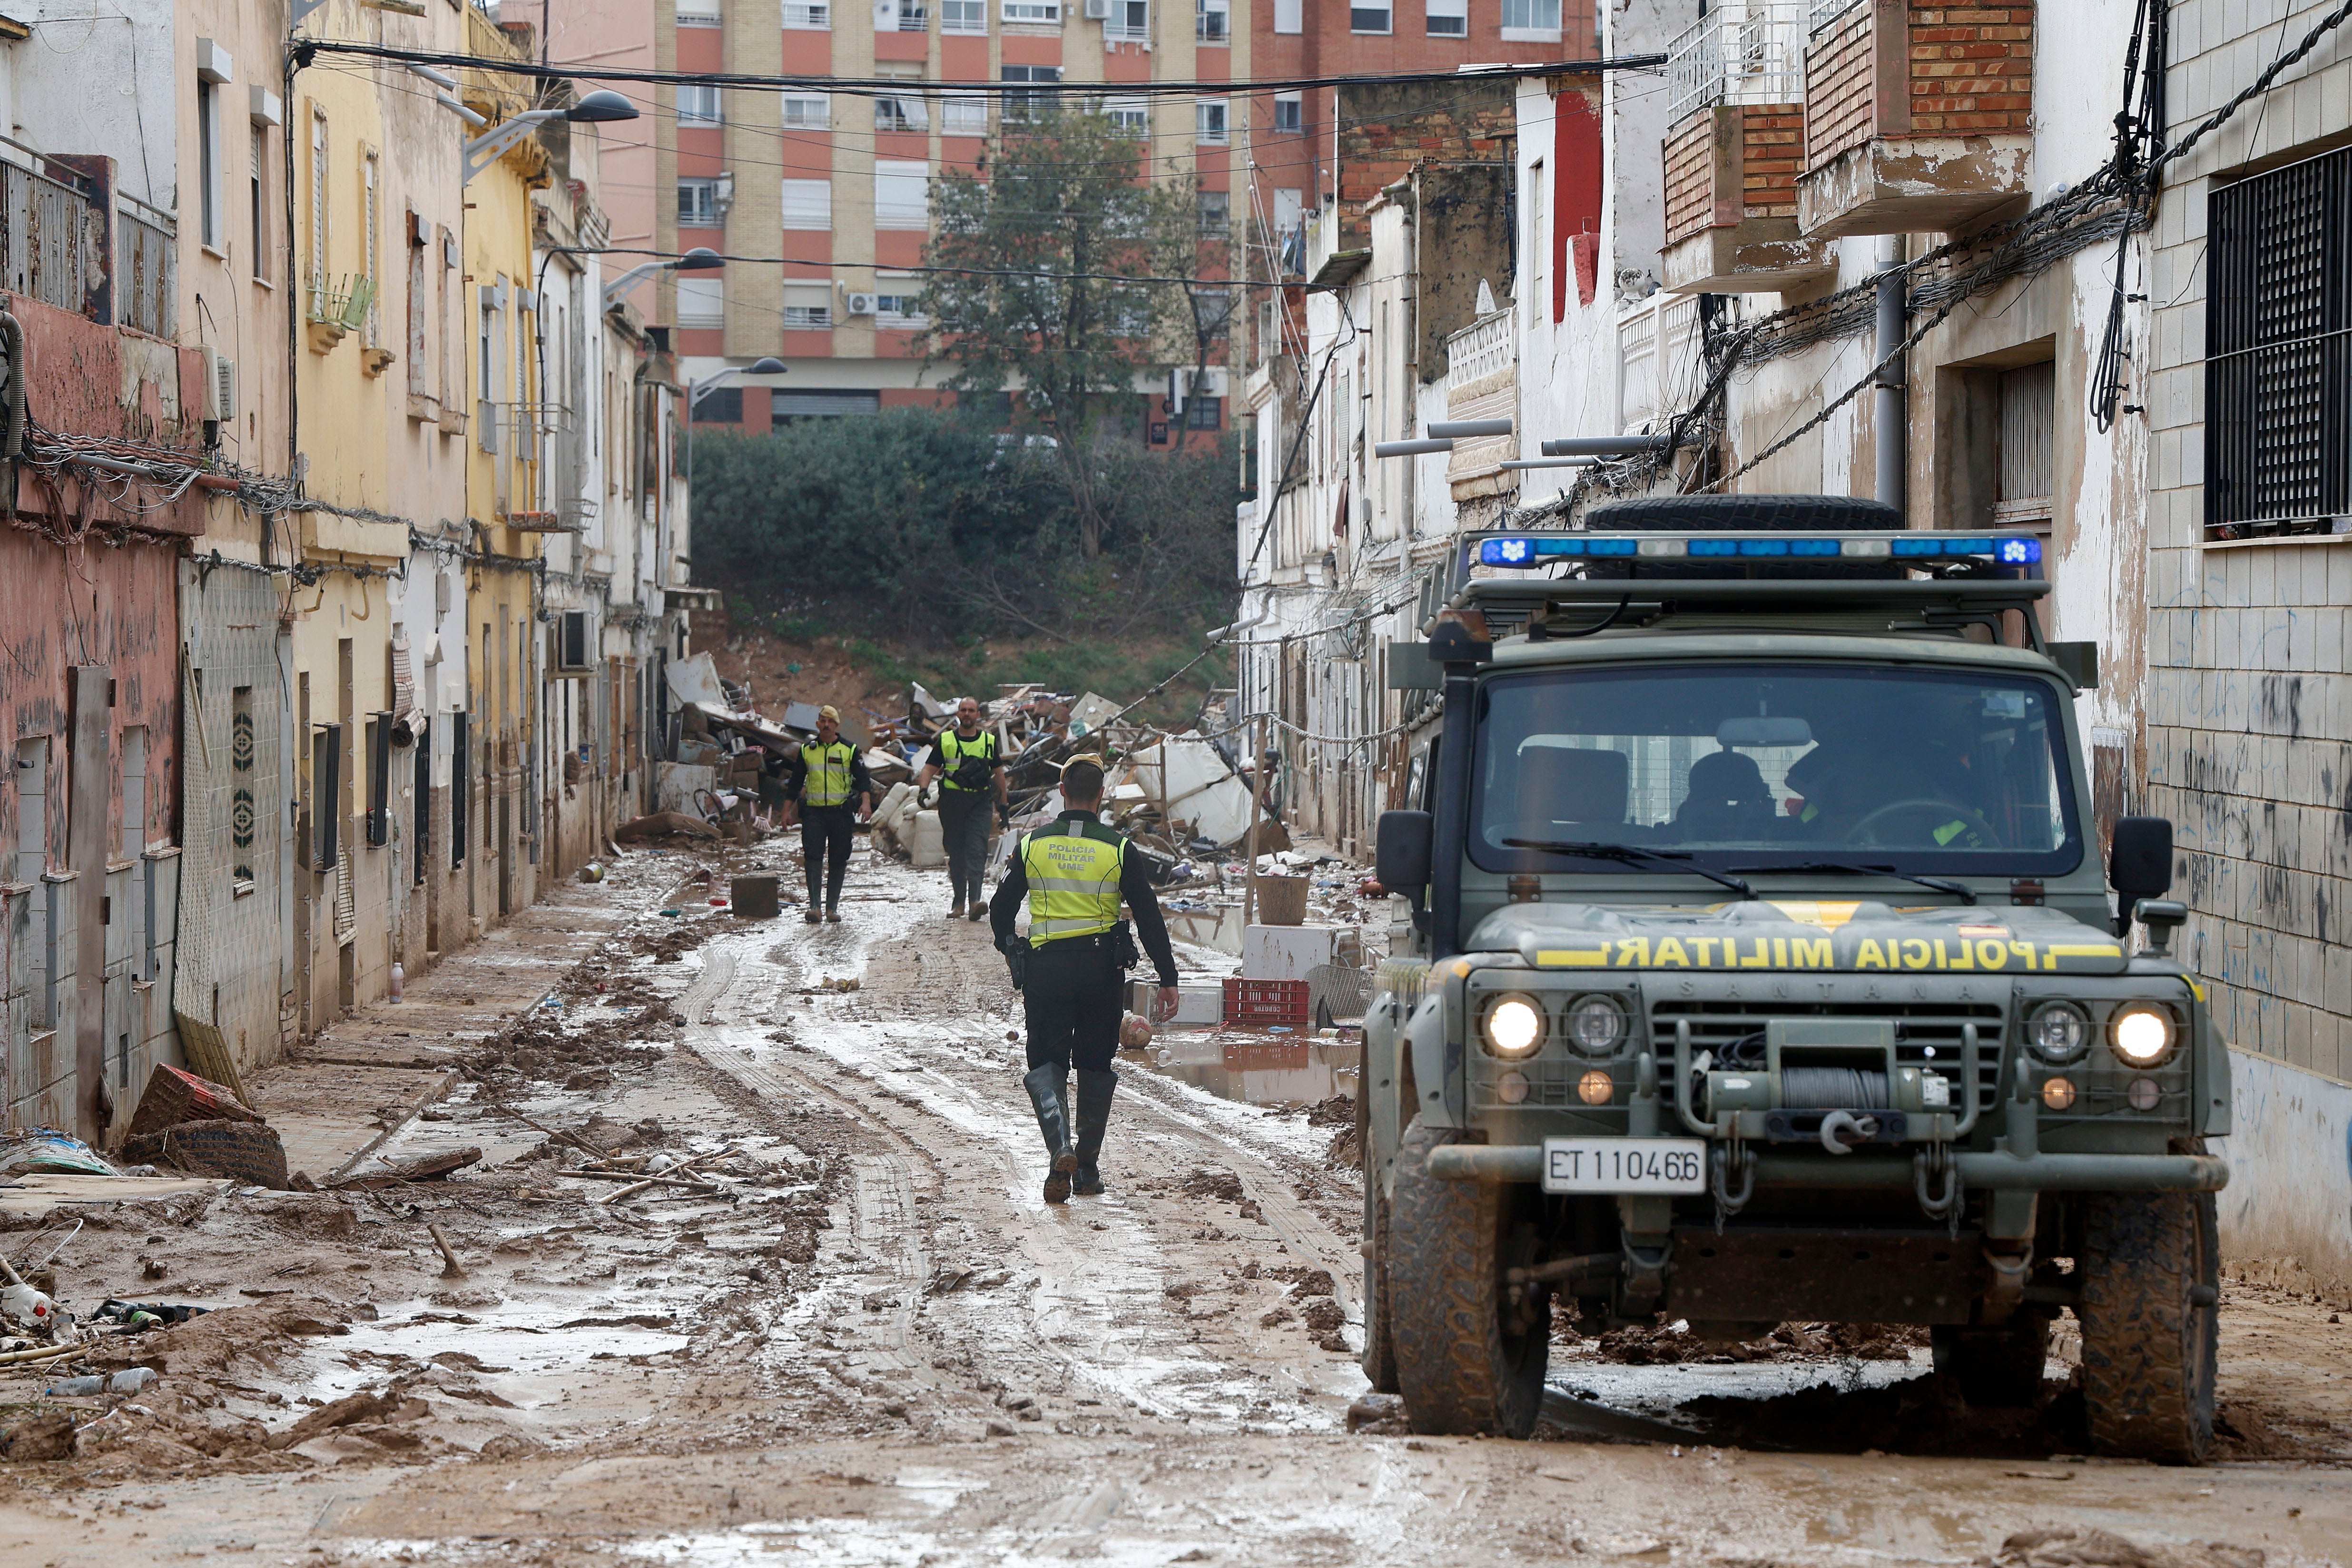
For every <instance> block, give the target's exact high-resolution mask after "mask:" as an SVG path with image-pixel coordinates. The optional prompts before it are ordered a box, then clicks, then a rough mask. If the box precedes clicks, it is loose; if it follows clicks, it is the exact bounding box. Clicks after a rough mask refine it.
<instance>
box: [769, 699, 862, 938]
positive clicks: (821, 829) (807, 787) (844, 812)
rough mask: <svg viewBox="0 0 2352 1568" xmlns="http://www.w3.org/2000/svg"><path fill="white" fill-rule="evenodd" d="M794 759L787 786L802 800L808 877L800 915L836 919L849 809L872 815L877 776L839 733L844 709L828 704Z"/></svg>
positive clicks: (859, 814)
mask: <svg viewBox="0 0 2352 1568" xmlns="http://www.w3.org/2000/svg"><path fill="white" fill-rule="evenodd" d="M793 764H794V765H793V774H792V778H791V783H790V786H789V789H790V794H791V795H792V797H793V799H794V800H796V801H798V802H799V803H800V813H801V859H802V861H803V870H804V871H805V873H806V874H807V877H808V909H807V910H806V911H805V912H804V913H803V914H802V916H801V919H803V920H804V921H807V922H808V923H809V924H811V925H814V924H816V923H817V922H818V921H839V920H840V919H841V882H842V879H843V878H844V877H845V875H847V873H848V870H849V840H850V837H851V832H852V821H851V812H852V810H853V808H854V809H855V811H856V821H858V822H863V821H865V820H866V818H867V817H869V816H873V815H874V781H873V780H872V779H871V778H869V777H867V776H866V759H865V758H864V757H862V756H860V755H858V752H857V748H856V746H853V745H851V744H850V743H849V742H847V741H845V740H843V739H842V738H841V712H840V710H838V709H836V708H833V707H830V706H827V707H824V708H820V709H818V710H817V714H816V739H815V740H814V741H808V742H803V744H802V746H801V749H800V754H799V755H798V756H797V757H795V758H794V759H793ZM820 895H822V897H820ZM820 906H821V907H822V910H823V912H822V913H820V912H819V909H820Z"/></svg>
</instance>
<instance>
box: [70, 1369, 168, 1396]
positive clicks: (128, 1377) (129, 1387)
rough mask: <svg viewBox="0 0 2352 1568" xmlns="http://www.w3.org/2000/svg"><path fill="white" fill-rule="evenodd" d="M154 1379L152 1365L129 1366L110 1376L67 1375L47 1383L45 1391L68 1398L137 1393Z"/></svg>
mask: <svg viewBox="0 0 2352 1568" xmlns="http://www.w3.org/2000/svg"><path fill="white" fill-rule="evenodd" d="M154 1381H155V1369H154V1368H153V1367H152V1366H130V1367H125V1368H123V1369H122V1370H121V1372H118V1373H115V1374H114V1375H113V1376H112V1377H100V1376H97V1375H92V1376H89V1377H69V1378H67V1379H66V1380H65V1381H64V1382H63V1383H53V1384H49V1386H48V1388H47V1390H46V1391H45V1392H46V1393H48V1394H62V1395H64V1396H66V1397H68V1398H72V1397H75V1396H78V1395H81V1394H137V1393H138V1392H139V1391H140V1390H142V1389H143V1388H145V1387H147V1386H148V1385H149V1384H152V1383H153V1382H154Z"/></svg>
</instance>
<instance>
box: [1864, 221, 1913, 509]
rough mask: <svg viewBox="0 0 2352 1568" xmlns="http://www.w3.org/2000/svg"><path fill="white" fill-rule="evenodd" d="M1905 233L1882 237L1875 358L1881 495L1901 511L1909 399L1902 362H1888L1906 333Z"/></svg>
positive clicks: (1879, 252)
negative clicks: (1877, 363)
mask: <svg viewBox="0 0 2352 1568" xmlns="http://www.w3.org/2000/svg"><path fill="white" fill-rule="evenodd" d="M1902 265H1903V237H1902V236H1901V235H1899V234H1889V235H1882V236H1880V237H1879V240H1878V330H1877V332H1876V334H1875V336H1874V339H1873V341H1872V344H1871V358H1872V360H1873V361H1874V363H1876V362H1885V363H1879V370H1878V379H1877V388H1878V390H1877V406H1876V407H1875V408H1874V410H1873V414H1874V423H1875V425H1876V426H1877V434H1878V462H1877V468H1878V489H1877V491H1876V495H1877V499H1878V500H1883V501H1885V502H1886V503H1887V504H1888V505H1889V506H1892V507H1894V508H1895V510H1898V511H1900V510H1904V508H1903V469H1904V461H1905V452H1904V418H1905V415H1906V407H1905V401H1904V391H1905V377H1904V373H1903V361H1902V360H1901V359H1900V358H1896V359H1894V360H1892V361H1891V362H1889V361H1888V359H1887V356H1888V355H1890V354H1893V353H1895V349H1896V348H1897V347H1898V346H1899V345H1900V344H1901V343H1902V342H1903V339H1904V337H1905V336H1906V331H1905V325H1904V318H1905V316H1906V310H1905V305H1906V300H1905V298H1904V294H1905V289H1904V282H1903V274H1902V272H1901V271H1900V270H1899V268H1901V267H1902Z"/></svg>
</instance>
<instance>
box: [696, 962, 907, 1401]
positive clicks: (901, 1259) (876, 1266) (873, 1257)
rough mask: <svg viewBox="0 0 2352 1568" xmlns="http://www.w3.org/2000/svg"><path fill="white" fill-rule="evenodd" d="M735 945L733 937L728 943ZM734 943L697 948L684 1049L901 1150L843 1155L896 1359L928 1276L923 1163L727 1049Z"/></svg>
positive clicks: (855, 1221)
mask: <svg viewBox="0 0 2352 1568" xmlns="http://www.w3.org/2000/svg"><path fill="white" fill-rule="evenodd" d="M740 941H741V939H740V938H738V939H736V944H740ZM736 944H727V943H721V942H713V943H711V944H710V945H709V946H707V947H706V948H704V950H703V959H702V968H701V969H700V971H699V972H698V973H696V975H695V977H694V979H693V980H692V981H691V982H689V983H688V985H687V988H686V992H685V994H683V995H682V996H681V997H680V998H679V999H678V1011H679V1013H681V1014H682V1015H684V1016H685V1018H686V1045H687V1048H688V1050H691V1051H692V1052H693V1053H694V1054H695V1056H696V1057H698V1058H700V1059H701V1060H702V1061H703V1062H704V1063H705V1064H706V1065H708V1066H709V1067H711V1068H716V1069H717V1070H719V1072H721V1073H724V1074H725V1075H727V1076H728V1077H729V1078H731V1079H734V1080H735V1081H736V1082H737V1083H739V1084H740V1085H742V1086H743V1088H745V1089H748V1090H750V1091H751V1094H752V1095H753V1096H754V1097H755V1098H758V1099H760V1100H762V1101H763V1102H765V1103H769V1104H772V1105H780V1106H781V1105H784V1104H789V1103H791V1102H792V1101H793V1100H795V1099H798V1098H806V1097H807V1096H810V1095H814V1097H815V1098H817V1099H820V1100H824V1101H825V1102H826V1103H827V1104H829V1105H831V1106H832V1107H833V1108H834V1109H835V1110H839V1111H840V1112H842V1113H843V1114H844V1115H845V1116H847V1117H849V1118H850V1119H852V1120H853V1121H856V1123H857V1124H858V1125H859V1126H861V1127H864V1128H867V1129H870V1130H872V1131H878V1132H879V1133H881V1134H882V1136H883V1138H884V1139H885V1140H886V1141H887V1142H889V1143H891V1144H897V1145H901V1147H897V1148H890V1149H886V1150H883V1151H877V1152H868V1153H861V1154H857V1155H854V1156H853V1157H852V1158H851V1161H850V1167H849V1168H850V1196H849V1204H848V1209H849V1219H850V1241H851V1245H852V1247H854V1248H855V1249H856V1252H857V1254H858V1255H859V1257H860V1258H862V1259H863V1260H864V1261H865V1262H866V1265H867V1266H868V1267H869V1268H871V1269H872V1270H873V1271H874V1272H876V1273H878V1274H882V1275H884V1276H886V1277H887V1279H888V1281H889V1283H887V1284H886V1285H885V1286H884V1287H883V1289H882V1290H881V1291H869V1292H867V1300H872V1299H874V1298H875V1297H876V1296H878V1295H882V1294H885V1293H887V1295H888V1296H889V1298H890V1300H891V1305H890V1310H889V1318H888V1320H887V1322H888V1333H887V1339H888V1340H889V1342H890V1349H891V1350H892V1351H893V1352H897V1354H898V1359H900V1360H904V1359H905V1352H906V1351H907V1349H908V1345H909V1343H910V1342H911V1339H912V1334H913V1328H914V1317H915V1310H916V1307H917V1305H918V1304H919V1301H920V1300H921V1296H922V1289H923V1284H924V1281H925V1279H927V1278H928V1273H929V1269H928V1261H929V1260H928V1259H927V1258H926V1257H925V1255H924V1250H923V1245H922V1237H921V1234H920V1230H919V1226H917V1224H916V1223H915V1215H914V1207H915V1205H914V1195H915V1194H914V1187H915V1172H914V1169H913V1167H914V1166H915V1165H917V1164H918V1163H925V1162H924V1157H923V1152H922V1151H921V1150H920V1148H919V1146H917V1145H915V1144H913V1143H912V1142H910V1141H908V1140H907V1139H906V1138H905V1137H904V1136H903V1135H901V1134H900V1133H898V1131H896V1130H895V1129H893V1128H891V1127H889V1126H888V1125H887V1123H882V1122H878V1121H877V1120H876V1119H875V1118H873V1117H871V1116H869V1115H868V1114H867V1113H866V1110H865V1108H864V1107H862V1106H860V1105H858V1104H856V1102H855V1101H852V1100H848V1099H845V1098H844V1097H843V1096H840V1095H837V1094H835V1093H833V1092H831V1091H830V1090H829V1089H825V1088H824V1086H822V1085H820V1084H817V1083H815V1082H814V1081H812V1080H809V1079H805V1078H803V1077H802V1076H801V1075H798V1074H793V1075H791V1076H792V1077H794V1078H799V1079H801V1081H800V1083H799V1085H798V1086H797V1087H799V1088H800V1089H803V1091H804V1093H803V1094H802V1095H795V1093H794V1092H793V1091H794V1088H795V1087H796V1086H795V1085H793V1084H792V1083H788V1082H787V1081H786V1079H785V1077H783V1076H780V1075H779V1074H777V1073H776V1072H773V1071H771V1070H770V1069H769V1068H765V1067H763V1066H761V1064H760V1062H759V1061H758V1060H757V1058H753V1057H750V1056H746V1055H745V1054H744V1053H743V1051H742V1049H741V1048H740V1047H738V1048H734V1049H730V1048H728V1047H727V1046H726V1044H725V1042H724V1038H723V1036H722V1033H721V1030H720V1028H719V1022H718V1019H717V1017H716V1016H715V1015H716V1014H717V1013H718V1012H719V1009H720V1006H721V1005H722V1004H723V1003H725V1002H726V1001H727V1000H728V999H729V997H730V994H731V993H732V992H733V991H734V989H735V984H736V980H737V977H738V973H739V968H740V966H739V963H738V960H737V956H736V953H735V951H734V946H735V945H736ZM927 1174H929V1176H931V1177H932V1182H931V1183H930V1184H933V1185H936V1184H937V1175H938V1173H937V1172H936V1170H933V1171H930V1172H928V1173H927Z"/></svg>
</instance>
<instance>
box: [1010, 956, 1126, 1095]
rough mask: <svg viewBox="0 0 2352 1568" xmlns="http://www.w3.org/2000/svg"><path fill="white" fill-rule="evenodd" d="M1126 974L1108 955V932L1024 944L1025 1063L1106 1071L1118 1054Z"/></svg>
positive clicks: (1022, 984) (1022, 985) (1088, 1070)
mask: <svg viewBox="0 0 2352 1568" xmlns="http://www.w3.org/2000/svg"><path fill="white" fill-rule="evenodd" d="M1126 979H1127V977H1126V976H1125V975H1123V974H1121V973H1119V971H1118V961H1117V960H1116V959H1114V958H1113V957H1112V956H1111V938H1110V937H1109V936H1108V935H1102V936H1072V937H1064V938H1063V939H1062V940H1061V941H1059V942H1045V943H1044V944H1043V945H1041V946H1038V947H1033V948H1031V949H1030V950H1029V961H1028V968H1027V970H1026V972H1025V973H1024V975H1023V976H1022V981H1021V1001H1022V1006H1023V1008H1024V1011H1025V1013H1026V1014H1027V1018H1028V1024H1029V1065H1030V1066H1031V1067H1032V1068H1041V1067H1044V1066H1045V1065H1046V1064H1047V1063H1049V1062H1051V1063H1057V1064H1059V1065H1060V1066H1061V1068H1063V1070H1065V1071H1067V1070H1068V1069H1069V1068H1072V1067H1076V1068H1077V1069H1078V1070H1079V1071H1080V1072H1108V1071H1109V1070H1110V1064H1111V1061H1112V1059H1113V1058H1115V1057H1117V1056H1118V1025H1119V1018H1120V1016H1122V1015H1123V1014H1125V1012H1126V1011H1127V999H1126V997H1125V996H1124V995H1122V994H1121V993H1122V991H1123V990H1124V989H1125V985H1126Z"/></svg>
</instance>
